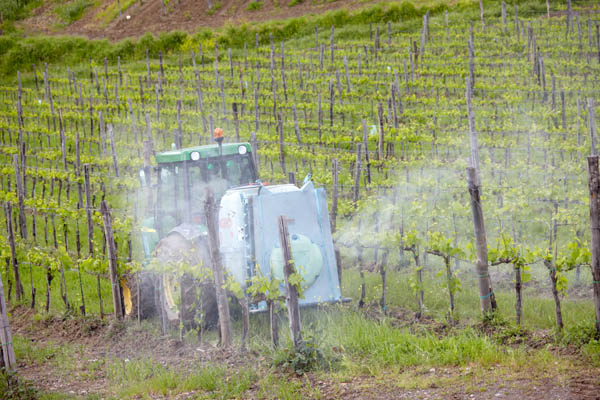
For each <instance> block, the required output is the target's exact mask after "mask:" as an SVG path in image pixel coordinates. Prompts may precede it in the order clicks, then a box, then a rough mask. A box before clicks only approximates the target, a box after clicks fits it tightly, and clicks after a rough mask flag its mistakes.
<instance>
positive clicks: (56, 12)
mask: <svg viewBox="0 0 600 400" xmlns="http://www.w3.org/2000/svg"><path fill="white" fill-rule="evenodd" d="M167 3H168V6H167V7H165V6H164V3H163V0H144V1H139V2H138V1H135V0H123V1H121V8H122V16H121V17H119V14H118V6H117V1H115V0H97V1H95V2H92V1H89V0H71V1H68V2H63V3H61V2H56V1H48V0H45V1H43V2H42V4H41V5H40V6H39V7H38V8H35V9H33V10H32V11H31V15H30V16H29V17H28V18H26V19H25V20H23V21H21V22H20V23H19V26H20V27H21V28H22V29H23V30H24V31H25V32H26V33H27V34H53V35H54V34H70V35H71V34H74V35H83V36H86V37H88V38H108V39H110V40H119V39H123V38H127V37H139V36H141V35H143V34H145V33H147V32H152V33H158V32H165V31H172V30H184V31H187V32H194V31H195V30H197V29H199V28H217V27H222V26H225V25H228V24H231V25H236V24H239V23H242V22H264V21H266V20H273V19H277V20H279V19H286V18H291V17H298V16H303V15H309V14H321V13H323V12H326V11H331V10H337V9H342V8H343V9H345V10H348V11H351V10H354V9H357V8H361V7H366V6H369V5H372V4H375V3H377V2H376V1H374V0H337V1H336V0H265V1H263V2H262V3H256V2H254V1H248V0H214V1H210V0H171V1H170V2H169V1H168V2H167ZM209 3H212V9H211V8H209ZM413 3H414V4H415V5H417V6H421V5H431V4H432V3H439V2H434V1H431V0H421V1H416V2H413ZM445 3H448V4H452V3H456V1H447V2H445ZM253 4H262V5H261V6H253ZM127 16H129V18H127Z"/></svg>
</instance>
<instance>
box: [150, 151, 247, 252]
mask: <svg viewBox="0 0 600 400" xmlns="http://www.w3.org/2000/svg"><path fill="white" fill-rule="evenodd" d="M155 159H156V163H157V166H156V167H155V168H154V170H155V176H156V181H155V182H156V186H155V191H154V216H153V217H151V218H148V219H146V220H145V221H144V222H143V228H142V239H143V240H142V241H143V246H144V252H145V254H146V257H150V256H151V254H152V251H153V250H154V247H155V245H156V243H157V242H158V241H159V240H160V239H161V238H163V237H164V236H166V235H167V234H168V233H169V232H170V231H171V230H172V229H173V228H175V227H177V226H180V225H182V224H186V225H188V224H191V225H197V226H199V227H200V229H205V220H204V219H205V214H204V202H205V199H206V193H207V190H209V189H210V190H211V191H212V192H213V194H214V197H215V200H216V201H217V202H218V201H219V200H220V198H221V197H222V196H223V195H224V194H225V192H226V191H227V190H228V189H231V188H235V187H239V186H245V185H248V184H252V183H254V182H256V180H257V179H258V175H257V172H256V167H255V165H254V162H253V158H252V147H251V146H250V144H249V143H221V141H219V140H217V144H213V145H205V146H197V147H188V148H185V149H177V150H171V151H166V152H161V153H157V154H155Z"/></svg>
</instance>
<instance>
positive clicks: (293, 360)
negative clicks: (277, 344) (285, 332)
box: [275, 336, 323, 375]
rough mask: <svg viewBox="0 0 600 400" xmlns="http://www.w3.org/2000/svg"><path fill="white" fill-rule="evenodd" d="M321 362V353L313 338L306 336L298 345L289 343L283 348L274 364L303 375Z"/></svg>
mask: <svg viewBox="0 0 600 400" xmlns="http://www.w3.org/2000/svg"><path fill="white" fill-rule="evenodd" d="M322 362H323V354H322V353H321V351H320V350H319V347H318V344H317V342H316V340H315V338H314V337H312V336H308V337H305V338H304V340H303V341H302V343H301V344H300V345H299V346H298V347H296V346H293V345H290V346H289V347H287V348H285V349H284V350H283V352H282V354H281V356H280V358H279V359H277V360H276V361H275V364H276V365H277V366H283V367H284V368H288V369H290V370H292V371H294V372H295V373H296V374H297V375H304V374H305V373H306V372H310V371H312V370H314V369H315V368H317V367H318V366H319V365H321V363H322Z"/></svg>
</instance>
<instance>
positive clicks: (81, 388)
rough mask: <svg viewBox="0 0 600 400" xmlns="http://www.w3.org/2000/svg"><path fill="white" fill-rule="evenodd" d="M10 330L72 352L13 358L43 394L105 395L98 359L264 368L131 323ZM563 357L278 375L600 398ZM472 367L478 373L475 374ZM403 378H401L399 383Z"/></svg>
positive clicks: (26, 323) (372, 390) (595, 380)
mask: <svg viewBox="0 0 600 400" xmlns="http://www.w3.org/2000/svg"><path fill="white" fill-rule="evenodd" d="M367 314H368V315H370V316H371V317H373V318H374V319H380V318H381V317H382V316H381V315H380V314H378V313H377V312H376V311H375V308H374V307H373V308H370V311H368V312H367ZM387 317H388V318H391V319H392V320H393V321H394V323H395V324H397V325H402V326H415V327H416V320H415V317H414V314H413V313H410V312H405V311H403V310H400V309H398V310H390V312H389V313H388V315H387ZM422 323H423V325H422V326H424V327H430V328H431V329H432V330H433V331H435V332H436V333H437V334H440V335H442V334H443V332H444V330H445V328H442V327H440V326H437V325H438V324H436V323H435V322H434V321H428V320H425V321H424V322H422ZM11 326H12V330H13V332H15V333H16V334H18V335H20V336H22V337H25V338H27V339H28V340H30V341H31V342H32V344H34V345H37V346H43V345H44V344H52V345H54V346H57V345H58V346H61V345H62V346H64V347H65V348H67V347H68V348H70V349H73V348H74V349H76V350H75V353H74V354H73V353H68V357H69V361H68V362H69V363H74V364H75V365H74V366H73V365H72V366H71V369H70V370H71V371H73V370H74V371H78V372H76V373H65V372H64V369H61V368H60V366H59V365H57V363H56V362H52V360H48V361H47V362H42V363H36V362H25V361H24V360H20V366H19V375H20V376H21V377H24V378H25V380H26V381H28V382H29V383H30V384H31V385H33V386H34V387H35V388H36V389H39V390H41V391H43V392H52V393H57V394H58V393H59V394H65V395H78V396H87V395H90V394H98V395H109V394H111V388H110V382H109V381H108V380H107V378H106V376H105V374H103V373H102V372H101V371H98V372H97V373H90V372H89V371H90V369H89V368H86V365H85V364H86V363H88V364H89V363H93V362H95V361H97V360H108V359H117V360H122V361H123V362H126V361H127V360H134V359H138V358H140V357H142V356H143V357H147V358H150V359H152V360H153V361H154V362H158V363H160V364H162V365H164V366H168V367H182V368H186V367H189V368H192V367H193V366H197V365H198V364H202V363H211V364H218V365H223V366H225V367H226V368H227V369H228V371H232V375H235V371H236V369H239V368H253V369H255V370H264V371H266V370H268V369H269V368H270V367H269V365H268V363H267V362H266V361H265V360H264V359H263V358H262V357H260V355H258V354H255V353H247V352H246V353H241V352H239V351H237V350H230V351H224V350H222V349H219V348H217V347H215V346H213V345H211V344H202V345H197V344H196V345H191V344H186V343H184V342H181V341H179V340H176V339H173V338H171V337H161V336H160V335H157V334H153V333H151V332H149V331H147V330H144V329H142V328H140V327H139V326H138V325H137V323H136V322H133V321H130V322H127V323H125V324H124V325H112V326H111V325H110V324H109V323H108V322H107V321H106V320H100V319H86V320H83V319H81V318H71V317H69V318H64V319H63V318H60V317H51V318H47V319H36V318H34V314H33V312H32V311H31V310H30V309H28V308H26V307H18V308H15V309H13V310H12V312H11ZM421 329H422V328H421ZM528 342H529V344H530V345H531V347H532V348H535V347H537V346H536V344H535V341H534V340H529V341H525V344H526V345H529V344H528ZM542 342H544V340H542ZM538 345H539V343H538ZM565 357H570V358H572V359H573V365H574V367H573V368H572V369H570V370H568V371H565V372H564V373H562V374H561V375H560V376H547V375H544V374H541V375H540V371H532V374H531V376H520V375H515V374H513V373H510V371H502V372H498V371H495V369H494V368H493V367H490V368H481V367H477V366H472V367H471V366H467V367H458V366H456V367H452V366H450V367H442V368H428V367H419V368H411V369H407V370H406V371H400V372H394V373H391V372H390V374H389V376H388V375H387V374H386V373H385V372H384V373H378V374H373V375H371V374H358V375H356V376H346V377H345V378H342V379H339V378H336V377H335V375H332V376H329V375H327V374H322V373H321V374H319V373H315V374H309V375H308V377H307V378H303V379H302V380H300V378H298V377H296V376H293V375H289V374H287V373H285V372H282V376H283V377H284V378H286V379H291V380H299V381H301V382H305V379H308V380H309V384H310V385H312V387H313V391H314V389H318V391H319V392H320V394H321V398H323V399H382V400H387V399H415V398H419V399H439V398H445V399H490V398H494V399H496V398H500V399H502V398H504V399H540V400H548V399H564V400H571V399H573V400H575V399H585V400H587V399H600V369H598V368H591V367H589V366H588V365H585V363H583V362H582V361H580V360H578V359H577V356H576V355H574V354H566V355H565ZM73 367H74V368H73ZM473 368H477V369H478V370H477V371H474V370H473ZM79 371H83V372H79ZM86 371H88V372H86ZM398 374H400V375H398ZM404 375H406V376H407V377H408V381H407V380H406V379H404V380H402V379H400V378H399V377H402V376H404ZM411 377H418V378H419V379H421V380H424V381H425V382H429V383H428V384H426V385H424V386H423V385H422V384H421V385H417V386H420V387H421V388H411V384H410V379H411ZM448 382H451V383H450V384H449V383H448ZM196 394H198V393H196ZM192 395H193V393H190V394H189V396H183V397H181V396H178V397H177V398H188V397H190V396H192ZM246 396H247V398H257V397H258V393H257V390H255V389H251V390H250V391H249V392H247V393H246Z"/></svg>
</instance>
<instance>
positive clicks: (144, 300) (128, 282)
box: [121, 271, 158, 320]
mask: <svg viewBox="0 0 600 400" xmlns="http://www.w3.org/2000/svg"><path fill="white" fill-rule="evenodd" d="M155 279H156V278H155V274H154V273H152V272H144V271H142V272H138V273H136V274H128V275H127V276H126V277H125V279H123V280H122V281H121V287H122V294H123V306H124V309H125V315H126V316H127V317H128V318H131V319H137V318H138V307H139V317H140V320H142V319H149V318H153V317H155V316H156V315H158V310H157V308H156V301H155V298H156V296H157V292H156V285H155ZM138 296H139V297H138Z"/></svg>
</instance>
